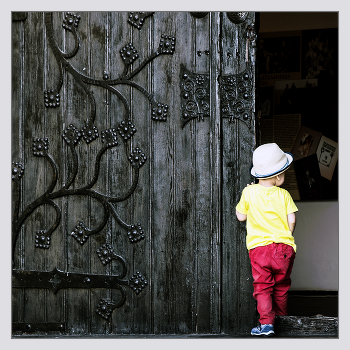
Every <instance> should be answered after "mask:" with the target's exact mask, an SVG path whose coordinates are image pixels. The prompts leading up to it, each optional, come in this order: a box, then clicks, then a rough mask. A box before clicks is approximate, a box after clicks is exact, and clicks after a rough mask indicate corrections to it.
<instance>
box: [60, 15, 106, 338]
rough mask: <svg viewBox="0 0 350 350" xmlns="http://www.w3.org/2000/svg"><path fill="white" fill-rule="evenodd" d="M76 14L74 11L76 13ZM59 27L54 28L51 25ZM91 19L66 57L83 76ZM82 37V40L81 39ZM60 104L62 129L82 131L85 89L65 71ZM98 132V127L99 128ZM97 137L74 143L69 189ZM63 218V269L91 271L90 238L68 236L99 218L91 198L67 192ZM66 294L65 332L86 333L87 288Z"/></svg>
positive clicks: (84, 19) (89, 167)
mask: <svg viewBox="0 0 350 350" xmlns="http://www.w3.org/2000/svg"><path fill="white" fill-rule="evenodd" d="M76 15H78V13H76ZM55 30H56V31H58V30H59V28H58V27H56V28H55ZM90 30H91V20H90V13H85V14H84V15H83V16H81V19H80V21H79V25H78V31H79V35H80V37H81V38H82V40H81V41H82V42H81V45H80V47H79V50H78V53H77V54H76V55H74V56H73V57H72V58H70V59H68V61H69V63H70V64H71V65H72V67H73V68H74V69H75V70H76V71H78V72H80V73H84V74H85V75H87V76H92V75H93V67H92V65H91V50H92V48H91V47H90V45H86V44H85V42H86V41H88V40H89V39H90ZM83 38H84V39H85V40H84V39H83ZM64 39H65V51H68V52H69V51H71V50H72V47H74V46H73V38H72V35H71V33H69V32H68V30H65V31H64ZM62 89H63V103H64V111H63V115H64V118H65V129H66V128H67V127H69V126H70V125H71V124H73V125H74V126H75V127H76V128H77V129H78V130H82V129H83V128H84V127H85V125H86V122H87V120H88V119H90V118H89V116H90V112H91V109H92V106H91V105H90V101H89V99H88V96H87V94H86V92H85V91H84V90H83V88H82V86H81V84H79V82H78V81H77V80H76V79H75V78H74V76H73V75H72V74H71V73H69V72H67V71H65V73H64V83H63V87H62ZM99 131H100V130H99ZM98 143H99V140H98V139H97V140H94V141H92V142H91V143H87V142H85V140H84V139H83V138H81V139H80V141H79V143H78V144H77V145H76V146H75V148H74V152H76V154H77V165H76V166H77V167H78V168H77V174H76V177H75V180H74V182H73V183H72V185H71V187H70V188H71V189H79V188H82V187H83V186H86V185H87V184H88V183H89V182H90V181H91V180H92V177H93V174H94V163H95V158H94V157H93V154H95V153H93V151H92V150H91V149H95V148H97V147H98V146H97V145H96V144H98ZM73 157H74V155H73V153H72V151H71V149H70V148H69V147H68V148H67V160H68V159H69V162H70V164H72V165H71V166H70V167H68V169H67V173H68V171H69V174H70V175H71V174H73V172H74V165H73V163H72V160H73ZM67 214H68V215H67V219H66V220H67V221H66V230H67V231H66V235H67V236H66V239H67V243H66V244H67V270H68V271H69V272H77V273H89V272H91V257H90V252H91V244H92V243H91V240H92V239H91V237H90V238H89V239H88V240H87V241H86V242H85V243H84V244H83V245H81V244H79V242H78V241H77V240H76V239H75V238H74V237H73V236H72V235H71V233H72V232H74V230H75V229H76V228H77V227H78V225H79V223H80V222H82V223H83V225H84V226H85V227H87V228H88V229H94V228H95V227H97V226H98V223H97V222H98V221H99V219H98V218H97V220H96V218H95V217H94V214H93V212H92V210H91V200H90V198H89V197H88V196H83V195H74V196H72V195H70V196H68V197H67ZM96 221H97V222H96ZM65 293H66V303H65V315H66V320H67V331H68V333H70V334H84V333H85V334H89V332H90V329H91V328H90V320H91V315H92V312H93V311H92V310H91V304H90V301H91V299H90V298H91V296H90V291H89V290H88V289H77V290H75V289H68V290H66V291H65Z"/></svg>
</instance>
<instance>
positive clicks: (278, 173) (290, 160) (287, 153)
mask: <svg viewBox="0 0 350 350" xmlns="http://www.w3.org/2000/svg"><path fill="white" fill-rule="evenodd" d="M284 153H285V155H286V156H287V160H288V162H287V163H286V164H285V165H284V166H283V168H281V169H279V170H278V171H276V172H274V173H271V174H267V175H257V174H256V172H255V170H254V166H253V165H252V166H251V167H250V174H251V175H252V176H254V177H255V178H256V179H270V178H271V177H274V176H277V175H280V174H282V173H284V172H285V171H286V170H287V169H288V168H289V167H290V166H291V164H292V162H293V159H294V157H293V154H291V153H289V152H284Z"/></svg>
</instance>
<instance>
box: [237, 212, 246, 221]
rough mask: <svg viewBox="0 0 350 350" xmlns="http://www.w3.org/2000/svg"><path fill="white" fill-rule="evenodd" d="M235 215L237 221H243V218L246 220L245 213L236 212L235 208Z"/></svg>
mask: <svg viewBox="0 0 350 350" xmlns="http://www.w3.org/2000/svg"><path fill="white" fill-rule="evenodd" d="M236 216H237V219H238V220H239V221H245V220H247V215H245V214H241V213H240V212H238V211H237V210H236Z"/></svg>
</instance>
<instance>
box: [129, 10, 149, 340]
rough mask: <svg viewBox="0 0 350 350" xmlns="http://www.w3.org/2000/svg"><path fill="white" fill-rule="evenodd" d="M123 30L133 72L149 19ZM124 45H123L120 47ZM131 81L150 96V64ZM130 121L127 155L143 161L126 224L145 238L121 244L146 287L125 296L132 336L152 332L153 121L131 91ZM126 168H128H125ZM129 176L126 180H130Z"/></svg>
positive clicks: (145, 52) (145, 51)
mask: <svg viewBox="0 0 350 350" xmlns="http://www.w3.org/2000/svg"><path fill="white" fill-rule="evenodd" d="M125 15H126V16H124V18H123V21H124V22H123V23H127V19H128V18H127V14H125ZM123 26H129V27H130V29H129V30H130V31H131V32H132V41H131V42H132V45H133V47H134V48H135V50H136V51H137V54H138V56H139V57H138V58H137V60H136V61H135V63H134V64H132V69H133V71H134V70H136V69H137V68H138V67H139V65H140V64H141V63H142V62H143V61H144V60H145V59H147V58H148V57H149V56H150V55H151V54H152V50H153V47H152V42H151V41H150V37H151V35H152V30H153V28H152V26H153V22H152V18H147V19H146V20H145V21H144V24H143V25H142V28H141V29H137V28H135V27H134V26H131V25H130V24H127V25H126V24H123ZM125 44H127V42H123V45H125ZM132 81H134V82H135V83H137V84H139V85H140V86H141V87H142V88H144V89H146V90H147V91H149V92H151V91H152V90H151V64H147V65H146V66H145V67H144V68H143V69H142V70H141V71H140V72H139V73H138V74H136V75H135V76H134V77H133V78H132ZM131 99H132V101H131V107H132V108H131V113H132V115H131V117H132V122H133V124H134V125H135V128H136V129H137V131H136V133H135V135H134V136H133V137H132V138H131V140H130V151H129V152H130V154H131V152H132V151H133V150H134V149H135V148H136V147H138V148H139V149H140V150H141V151H142V153H143V154H145V156H146V157H147V159H146V162H145V163H144V164H143V165H142V167H141V168H140V172H139V182H138V186H137V188H136V190H135V191H134V193H133V195H132V198H131V207H129V211H130V216H129V217H130V222H129V224H133V225H135V224H137V223H140V224H141V227H142V230H143V232H144V235H145V238H144V239H142V240H140V241H139V242H136V243H131V242H130V241H126V242H125V246H126V249H128V250H129V251H130V253H129V256H128V259H130V260H129V261H128V266H129V270H128V277H131V276H132V275H133V274H134V273H137V272H140V273H141V275H142V276H144V278H146V280H147V282H148V284H147V285H146V287H145V288H144V289H143V290H142V291H141V292H140V293H139V294H136V293H135V292H134V291H131V292H129V293H128V299H130V307H131V310H133V311H132V324H131V327H132V329H131V331H132V332H133V333H134V334H148V333H150V332H152V328H153V327H152V310H151V303H152V301H151V295H152V293H151V288H152V285H151V280H150V277H151V269H152V267H151V266H152V265H151V256H152V255H151V254H152V252H151V250H152V245H151V238H152V233H151V231H150V222H149V221H150V220H149V219H150V211H151V205H152V204H151V202H150V186H151V182H152V176H151V158H152V154H151V142H152V135H151V130H152V124H153V123H154V121H153V120H152V119H151V116H152V109H151V106H150V102H149V100H148V99H147V97H146V96H145V95H144V94H142V93H141V92H140V91H138V90H137V89H132V95H131ZM129 167H130V165H129ZM134 176H135V175H132V176H131V177H130V180H131V181H132V180H133V177H134Z"/></svg>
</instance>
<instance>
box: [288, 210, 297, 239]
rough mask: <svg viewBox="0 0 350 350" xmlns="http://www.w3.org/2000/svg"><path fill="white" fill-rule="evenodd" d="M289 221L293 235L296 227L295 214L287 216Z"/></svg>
mask: <svg viewBox="0 0 350 350" xmlns="http://www.w3.org/2000/svg"><path fill="white" fill-rule="evenodd" d="M287 220H288V226H289V230H290V232H291V233H292V234H293V231H294V229H295V225H296V217H295V213H291V214H288V215H287Z"/></svg>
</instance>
